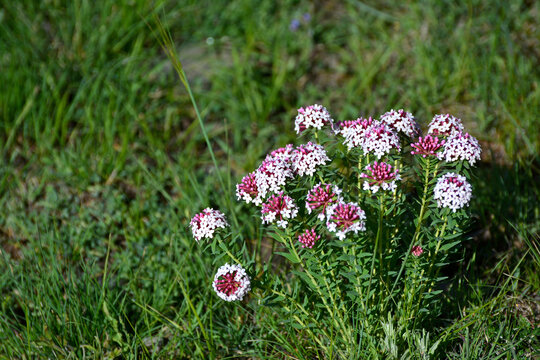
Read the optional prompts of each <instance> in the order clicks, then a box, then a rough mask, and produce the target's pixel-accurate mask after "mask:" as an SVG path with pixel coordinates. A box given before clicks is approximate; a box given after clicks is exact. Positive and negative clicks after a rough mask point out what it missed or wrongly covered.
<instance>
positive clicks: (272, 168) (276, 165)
mask: <svg viewBox="0 0 540 360" xmlns="http://www.w3.org/2000/svg"><path fill="white" fill-rule="evenodd" d="M292 177H293V171H292V169H291V166H290V164H289V163H287V162H286V161H285V160H282V159H279V158H268V159H266V160H264V161H263V163H262V164H261V166H259V168H258V169H257V170H256V171H255V183H256V184H257V190H258V191H259V196H260V197H261V198H262V199H264V198H266V196H267V195H268V193H278V192H280V191H281V188H282V187H283V186H285V183H286V182H287V179H290V178H292Z"/></svg>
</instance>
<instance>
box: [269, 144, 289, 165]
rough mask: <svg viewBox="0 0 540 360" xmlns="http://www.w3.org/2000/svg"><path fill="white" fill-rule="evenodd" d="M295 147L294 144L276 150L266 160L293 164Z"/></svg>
mask: <svg viewBox="0 0 540 360" xmlns="http://www.w3.org/2000/svg"><path fill="white" fill-rule="evenodd" d="M293 151H294V147H293V144H287V145H285V147H282V148H279V149H276V150H274V151H272V152H271V153H270V154H268V155H266V160H273V159H278V160H283V161H285V163H287V164H291V163H292V155H293Z"/></svg>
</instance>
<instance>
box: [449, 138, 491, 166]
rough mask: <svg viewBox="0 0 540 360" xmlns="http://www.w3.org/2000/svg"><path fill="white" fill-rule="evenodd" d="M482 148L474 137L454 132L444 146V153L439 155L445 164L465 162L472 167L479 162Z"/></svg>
mask: <svg viewBox="0 0 540 360" xmlns="http://www.w3.org/2000/svg"><path fill="white" fill-rule="evenodd" d="M481 153H482V148H481V147H480V144H479V143H478V140H476V138H475V137H473V136H471V135H469V134H467V133H465V134H463V133H461V132H456V133H454V134H453V135H450V136H449V137H448V139H447V140H446V143H445V144H444V151H443V152H442V153H441V154H440V155H441V159H444V160H445V161H446V162H452V161H458V160H467V161H468V162H469V164H471V165H474V164H475V163H476V161H477V160H480V154H481Z"/></svg>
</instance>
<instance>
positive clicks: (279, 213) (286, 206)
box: [261, 192, 298, 228]
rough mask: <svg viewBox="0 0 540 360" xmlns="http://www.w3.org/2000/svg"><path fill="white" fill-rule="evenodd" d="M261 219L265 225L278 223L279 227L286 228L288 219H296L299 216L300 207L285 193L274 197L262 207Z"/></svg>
mask: <svg viewBox="0 0 540 360" xmlns="http://www.w3.org/2000/svg"><path fill="white" fill-rule="evenodd" d="M261 213H262V216H261V219H262V221H263V224H270V223H274V222H275V223H277V225H278V226H281V227H282V228H286V227H287V225H288V224H289V222H288V219H294V218H295V217H296V215H297V214H298V206H296V204H295V203H294V200H293V199H292V198H291V197H290V196H287V195H283V192H281V193H279V194H276V195H272V196H271V197H270V198H269V199H268V200H267V201H266V203H264V204H263V205H262V210H261Z"/></svg>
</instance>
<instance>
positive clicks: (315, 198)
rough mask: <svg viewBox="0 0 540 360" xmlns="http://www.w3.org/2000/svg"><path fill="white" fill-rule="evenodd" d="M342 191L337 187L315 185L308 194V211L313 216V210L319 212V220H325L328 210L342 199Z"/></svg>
mask: <svg viewBox="0 0 540 360" xmlns="http://www.w3.org/2000/svg"><path fill="white" fill-rule="evenodd" d="M340 195H341V190H340V189H339V188H338V187H337V186H336V185H330V184H321V183H318V184H317V185H315V186H314V187H313V188H312V189H311V190H310V191H309V193H308V194H307V201H306V210H307V212H308V214H311V212H312V211H313V210H315V211H318V212H319V215H318V216H317V217H318V218H319V220H321V221H322V220H324V217H325V212H326V208H327V207H328V206H329V205H332V204H334V203H336V202H338V201H339V200H340V199H341V197H340Z"/></svg>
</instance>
